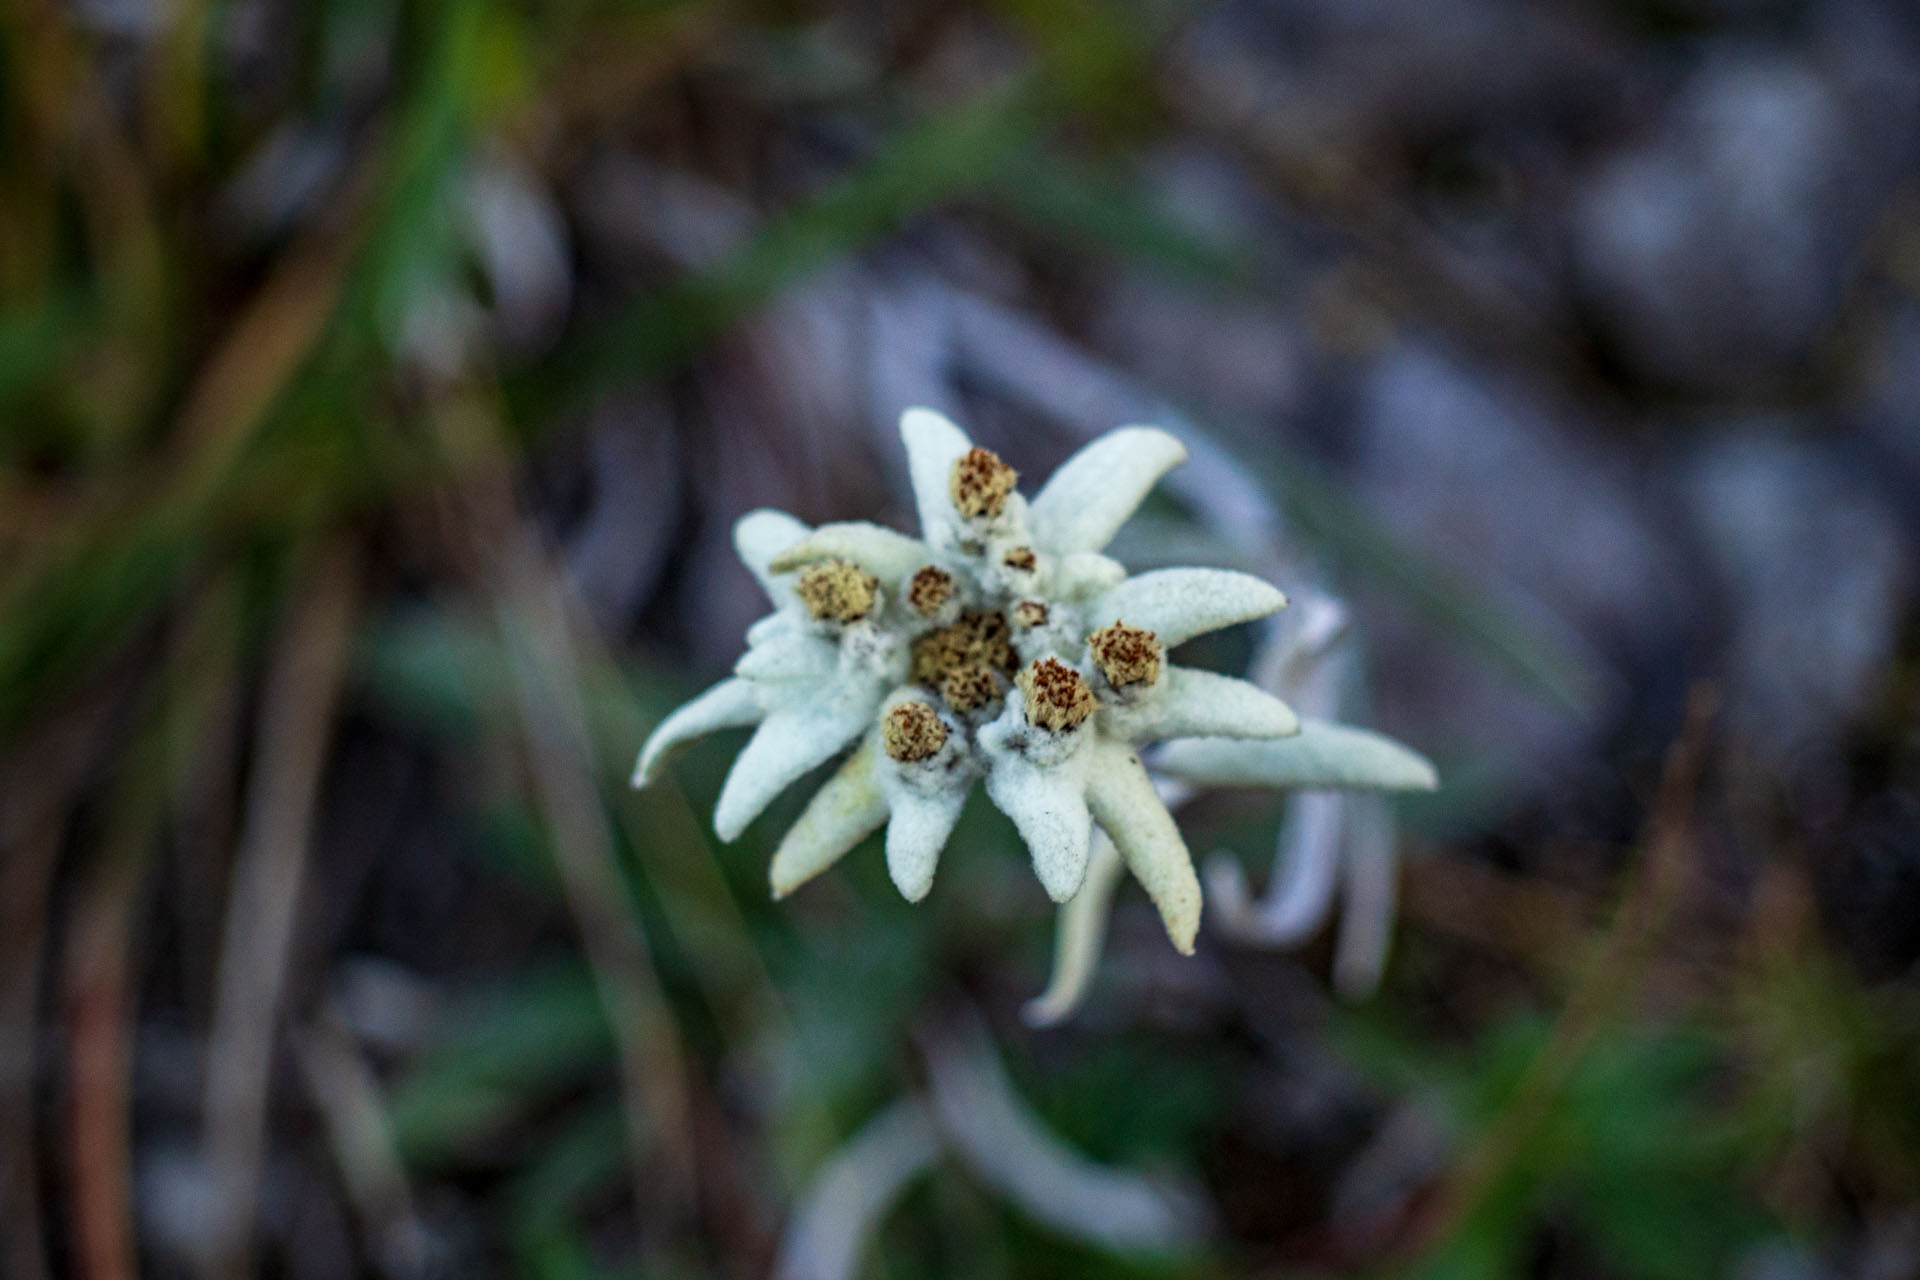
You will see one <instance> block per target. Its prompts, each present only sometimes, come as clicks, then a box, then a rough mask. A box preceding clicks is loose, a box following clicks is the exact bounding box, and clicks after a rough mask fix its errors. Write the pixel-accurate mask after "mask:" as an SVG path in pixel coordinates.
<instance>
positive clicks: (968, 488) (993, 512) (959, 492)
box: [948, 447, 1020, 520]
mask: <svg viewBox="0 0 1920 1280" xmlns="http://www.w3.org/2000/svg"><path fill="white" fill-rule="evenodd" d="M1019 480H1020V473H1019V472H1017V471H1015V470H1014V469H1013V468H1012V467H1010V466H1008V465H1007V464H1006V463H1004V462H1002V461H1000V455H999V454H997V453H995V452H993V450H991V449H981V448H978V447H975V448H972V449H969V450H967V451H966V452H965V453H963V454H961V455H960V458H959V460H958V461H956V462H955V463H954V464H953V475H952V478H951V479H950V480H949V482H948V487H949V488H950V489H951V490H952V493H953V506H954V509H955V510H956V511H958V512H959V513H960V514H961V515H963V516H965V517H966V518H967V519H969V520H978V519H980V518H981V517H982V516H997V515H999V514H1000V512H1001V511H1002V510H1004V509H1005V507H1006V505H1007V495H1008V494H1010V493H1012V492H1013V486H1014V485H1015V484H1017V483H1018V482H1019Z"/></svg>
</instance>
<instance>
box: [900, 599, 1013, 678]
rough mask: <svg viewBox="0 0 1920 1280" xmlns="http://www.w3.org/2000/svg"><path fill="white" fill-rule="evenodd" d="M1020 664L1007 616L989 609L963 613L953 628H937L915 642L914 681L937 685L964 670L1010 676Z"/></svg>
mask: <svg viewBox="0 0 1920 1280" xmlns="http://www.w3.org/2000/svg"><path fill="white" fill-rule="evenodd" d="M1018 663H1019V659H1018V658H1017V657H1016V656H1015V654H1014V652H1013V632H1012V630H1011V628H1009V627H1008V626H1007V620H1006V617H1005V616H1004V615H1002V614H998V613H995V612H993V611H991V610H988V609H974V610H971V611H969V612H967V613H963V614H961V615H960V617H959V619H958V620H957V621H955V622H954V623H953V624H952V625H951V626H945V627H936V628H935V629H934V630H932V631H929V632H927V634H925V635H924V636H921V637H920V638H919V639H918V640H915V641H914V642H913V678H914V679H915V680H918V681H919V682H920V683H922V684H930V685H935V686H938V685H939V684H940V683H941V682H942V681H943V680H945V679H946V678H947V676H948V674H949V673H951V672H954V671H958V670H960V669H962V668H964V667H982V668H985V669H986V670H988V671H1004V672H1005V673H1006V674H1007V675H1009V676H1011V675H1012V674H1013V673H1014V671H1015V669H1016V668H1017V666H1018Z"/></svg>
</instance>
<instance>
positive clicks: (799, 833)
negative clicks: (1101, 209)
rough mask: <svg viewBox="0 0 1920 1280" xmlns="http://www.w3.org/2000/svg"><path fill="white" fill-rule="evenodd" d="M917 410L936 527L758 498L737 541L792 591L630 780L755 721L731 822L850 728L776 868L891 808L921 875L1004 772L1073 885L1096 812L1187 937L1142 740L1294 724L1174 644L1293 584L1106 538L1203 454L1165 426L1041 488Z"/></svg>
mask: <svg viewBox="0 0 1920 1280" xmlns="http://www.w3.org/2000/svg"><path fill="white" fill-rule="evenodd" d="M900 434H901V437H902V439H903V440H904V442H905V444H906V450H907V463H908V470H909V473H910V476H911V478H912V483H913V492H914V502H915V505H916V506H917V507H918V509H919V515H920V525H921V536H920V537H919V538H911V537H908V536H907V535H905V534H902V533H898V532H896V531H894V530H891V529H886V528H883V527H881V526H878V525H873V524H867V523H864V522H852V523H843V524H828V525H822V526H821V527H820V528H818V529H812V530H809V529H808V528H807V527H806V526H805V525H803V524H801V523H800V522H799V521H797V520H794V519H793V518H792V517H790V516H786V515H782V514H780V513H778V512H771V511H756V512H753V513H752V514H750V515H748V516H746V517H744V518H743V519H742V520H741V521H740V523H739V525H738V526H737V527H736V528H735V530H734V542H735V545H736V546H737V548H738V549H739V552H740V556H741V559H742V560H744V561H745V562H746V564H747V567H748V568H749V569H751V570H752V571H753V572H754V574H755V576H756V577H757V578H758V579H759V580H760V582H761V584H762V586H764V587H765V588H766V590H767V593H768V595H769V596H771V597H772V599H773V602H774V605H775V611H774V613H773V614H771V615H770V616H768V617H767V618H764V619H762V620H761V621H760V622H757V623H755V624H754V625H753V627H751V628H750V629H749V630H748V632H747V643H748V648H747V652H746V654H745V655H744V656H743V657H742V658H741V659H740V661H739V662H738V663H737V664H736V665H735V667H734V674H733V676H732V678H730V679H728V680H723V681H722V682H720V683H719V684H718V685H715V686H714V687H713V688H711V689H709V690H708V691H707V692H705V693H703V694H701V695H700V696H699V697H698V698H695V699H694V700H693V701H692V702H690V703H688V704H687V705H686V706H684V707H682V708H680V709H679V710H678V711H675V712H674V713H673V714H672V715H670V716H668V717H667V719H666V720H665V721H663V722H662V723H661V724H660V726H659V728H657V729H656V730H655V731H654V734H653V736H652V738H650V739H649V740H648V742H647V745H646V747H645V749H644V750H643V751H642V752H641V755H640V763H639V766H638V768H637V769H636V770H635V774H634V783H635V785H636V786H638V785H643V784H644V783H646V782H648V781H649V780H651V779H652V778H653V777H654V776H656V774H657V773H658V771H659V769H660V767H661V765H662V763H663V762H664V761H665V759H666V757H667V755H668V753H669V752H670V750H671V749H672V748H674V747H676V746H678V745H680V744H682V743H684V742H686V741H688V740H690V739H692V738H695V737H698V736H700V735H702V734H705V733H709V732H711V731H713V730H715V729H721V728H726V727H730V726H739V725H748V724H756V725H758V728H756V729H755V730H754V734H753V737H752V739H751V740H750V741H749V742H748V743H747V746H746V749H745V750H743V751H742V752H741V753H740V756H739V758H738V759H737V760H736V761H735V762H734V766H733V769H732V771H731V772H730V773H729V774H728V776H727V781H726V784H725V786H724V787H723V788H722V789H721V793H720V800H719V804H718V806H717V808H716V809H715V811H714V828H715V830H716V831H717V832H718V833H719V834H720V837H721V838H722V839H724V840H732V839H734V838H735V837H736V836H738V835H739V834H740V833H741V832H742V831H743V830H744V829H745V828H746V826H747V824H748V823H750V822H751V821H753V819H754V818H755V817H756V816H757V815H758V814H759V813H760V812H761V811H762V810H763V809H764V808H765V807H766V806H767V804H768V803H769V802H771V801H772V799H773V798H774V797H775V796H776V795H778V794H779V793H780V792H781V791H782V790H784V789H785V788H786V787H787V786H788V785H789V784H790V783H792V782H793V781H795V780H796V779H797V778H799V777H800V776H801V775H802V774H804V773H806V772H808V771H809V770H811V769H813V768H814V767H815V766H817V765H820V764H822V763H824V762H825V761H827V760H828V759H830V758H832V757H833V756H835V755H837V754H839V753H840V752H841V751H843V750H845V749H846V748H848V747H850V746H851V747H853V751H852V753H851V754H850V755H849V756H848V757H847V759H846V761H845V763H844V764H842V766H841V767H840V769H839V770H838V771H837V772H836V773H835V774H834V775H833V776H832V777H831V778H830V779H829V780H828V781H827V782H826V783H825V785H823V786H822V787H821V789H820V791H819V792H818V793H817V794H816V795H815V796H814V798H813V800H812V802H811V803H809V804H808V806H807V808H806V809H805V811H804V812H803V813H802V814H801V815H800V819H799V821H798V822H796V823H795V824H794V826H793V828H792V830H790V831H789V832H788V833H787V835H786V837H785V838H784V839H783V840H782V841H781V843H780V846H779V848H778V850H776V852H775V853H774V858H773V865H772V868H771V876H772V881H773V891H774V894H775V895H776V896H784V895H785V894H787V893H790V892H792V891H793V890H794V889H795V888H797V887H798V886H799V885H801V884H803V883H804V882H806V881H807V880H808V879H810V878H811V877H813V876H815V875H817V874H819V873H820V872H821V871H823V870H825V869H826V868H827V867H829V866H831V865H832V864H833V862H834V861H835V860H836V859H838V858H839V857H840V856H841V855H842V854H844V853H845V852H846V851H847V850H849V849H851V848H852V847H853V846H854V845H855V844H857V843H858V842H859V841H860V840H861V839H862V838H863V837H865V836H866V835H867V834H868V833H870V832H872V831H874V830H876V829H878V828H879V827H880V826H881V825H883V824H884V825H885V826H886V828H887V835H886V855H887V867H888V870H889V871H890V872H891V874H892V876H893V880H894V883H895V884H896V885H897V886H898V887H899V889H900V891H901V893H903V894H904V895H906V897H907V898H908V899H909V900H913V901H918V900H919V899H920V898H922V897H924V896H925V895H926V893H927V891H928V889H929V888H930V887H931V885H932V883H933V875H934V870H935V868H936V866H937V865H938V862H939V857H940V851H941V849H942V847H943V846H944V845H945V844H946V841H947V837H948V835H949V834H950V833H951V832H952V830H953V825H954V823H955V821H956V820H957V819H958V818H959V815H960V810H961V807H962V806H963V805H964V803H965V801H966V797H967V793H968V792H969V790H970V789H971V788H972V786H973V784H974V782H975V781H977V780H979V781H984V782H985V784H986V790H987V795H988V796H989V797H990V798H991V799H992V800H993V802H994V804H995V805H997V806H998V807H999V808H1000V809H1001V810H1002V811H1003V812H1004V813H1006V815H1007V816H1008V817H1009V818H1011V819H1012V820H1013V823H1014V826H1015V827H1016V828H1018V830H1019V832H1020V835H1021V837H1022V839H1024V840H1025V841H1026V844H1027V848H1028V850H1029V851H1030V853H1031V855H1032V860H1033V867H1034V870H1035V872H1036V873H1037V874H1038V875H1039V878H1040V882H1041V884H1042V885H1043V886H1045V888H1046V891H1047V893H1048V895H1049V896H1050V897H1052V898H1053V900H1054V901H1056V902H1065V901H1067V900H1068V899H1070V898H1072V897H1073V896H1074V894H1075V893H1077V892H1078V891H1079V889H1080V886H1081V884H1082V882H1083V881H1084V880H1085V878H1086V874H1087V860H1088V854H1089V850H1090V849H1091V847H1092V839H1093V831H1094V828H1095V826H1096V824H1097V825H1098V827H1099V828H1100V829H1101V830H1102V831H1104V832H1105V833H1106V835H1107V836H1108V837H1109V838H1110V839H1111V840H1112V842H1113V844H1114V846H1115V847H1116V848H1117V849H1118V850H1119V853H1120V856H1121V858H1122V859H1123V860H1124V861H1125V864H1126V866H1127V867H1128V868H1129V869H1130V870H1131V871H1132V872H1133V874H1134V876H1135V877H1136V878H1137V879H1139V881H1140V882H1141V884H1142V885H1144V886H1145V887H1146V890H1147V892H1148V894H1149V896H1150V897H1152V899H1153V901H1154V903H1155V904H1156V905H1157V906H1158V907H1159V909H1160V913H1161V916H1162V918H1163V920H1164V921H1165V923H1166V926H1167V932H1168V934H1169V935H1170V936H1171V937H1172V939H1173V942H1174V945H1175V946H1176V947H1178V948H1179V949H1180V950H1181V951H1183V952H1190V951H1191V950H1192V949H1193V941H1194V935H1195V933H1196V932H1197V930H1198V928H1199V921H1200V883H1199V880H1198V878H1197V877H1196V876H1195V875H1194V871H1193V864H1192V860H1191V858H1190V857H1189V855H1188V852H1187V847H1186V844H1185V843H1184V842H1183V841H1182V840H1181V837H1180V832H1179V829H1178V828H1177V827H1176V826H1175V825H1174V822H1173V818H1172V816H1171V815H1170V814H1169V813H1168V812H1167V809H1166V806H1165V805H1164V804H1162V803H1161V801H1160V799H1159V797H1158V796H1157V795H1156V794H1155V792H1154V788H1153V784H1152V783H1151V782H1150V781H1149V780H1148V777H1147V772H1146V769H1145V768H1144V767H1143V766H1142V765H1141V763H1140V757H1139V754H1138V752H1139V749H1140V748H1141V747H1143V746H1144V745H1146V744H1148V743H1152V742H1158V741H1161V740H1163V739H1170V738H1192V737H1207V738H1239V739H1275V738H1282V737H1286V736H1288V735H1290V734H1295V733H1298V732H1299V728H1300V722H1299V720H1298V718H1297V717H1295V715H1294V714H1293V712H1292V711H1291V710H1289V709H1288V708H1287V706H1286V704H1285V703H1283V702H1281V701H1280V700H1279V699H1278V698H1276V697H1274V696H1273V695H1272V694H1269V693H1267V692H1265V691H1263V690H1261V689H1259V688H1257V687H1255V686H1254V685H1252V684H1249V683H1247V682H1245V681H1242V680H1236V679H1232V678H1230V677H1227V676H1222V675H1216V674H1214V673H1212V672H1209V671H1201V670H1196V669H1193V668H1189V667H1182V666H1177V665H1174V664H1173V663H1172V662H1170V661H1169V660H1168V658H1167V651H1168V650H1169V649H1170V648H1172V647H1173V646H1175V645H1178V644H1180V643H1181V642H1182V641H1184V640H1187V639H1189V638H1191V637H1193V636H1196V635H1199V634H1201V633H1202V632H1206V631H1212V630H1215V629H1217V628H1220V627H1226V626H1231V625H1233V624H1235V623H1238V622H1245V621H1248V620H1250V619H1254V618H1259V617H1264V616H1265V615H1267V614H1270V613H1272V612H1273V611H1274V610H1276V609H1279V608H1280V607H1281V606H1283V605H1284V604H1285V603H1286V600H1285V597H1283V596H1282V595H1281V594H1280V592H1279V591H1277V590H1275V589H1274V588H1273V587H1271V586H1269V585H1268V584H1266V583H1265V582H1262V581H1260V580H1259V579H1258V578H1254V577H1250V576H1248V575H1247V574H1242V573H1233V572H1228V571H1225V570H1218V569H1163V570H1159V571H1157V572H1153V573H1145V574H1141V575H1138V576H1134V577H1129V576H1128V575H1127V572H1126V569H1125V568H1124V567H1123V566H1122V565H1120V564H1119V563H1118V562H1116V561H1114V560H1112V559H1109V558H1108V557H1107V556H1105V555H1103V554H1101V552H1102V549H1103V548H1104V547H1105V546H1106V545H1107V542H1108V541H1109V540H1110V539H1111V538H1112V537H1113V535H1114V533H1115V532H1116V531H1117V530H1118V529H1119V528H1120V526H1121V525H1122V524H1123V523H1124V522H1125V521H1126V519H1127V518H1128V516H1130V515H1131V514H1132V513H1133V511H1134V508H1136V507H1137V506H1138V505H1139V504H1140V501H1141V499H1142V498H1144V497H1145V496H1146V494H1147V492H1148V490H1150V489H1151V488H1152V487H1153V485H1154V484H1155V483H1156V482H1157V481H1158V480H1159V479H1160V477H1161V476H1162V475H1164V474H1166V472H1167V471H1168V470H1170V469H1171V468H1173V467H1174V466H1176V465H1178V464H1179V463H1180V462H1181V461H1182V460H1183V459H1184V458H1185V457H1186V450H1185V448H1184V447H1183V446H1182V445H1181V444H1180V442H1179V441H1178V440H1176V439H1174V438H1173V437H1172V436H1170V435H1168V434H1167V433H1166V432H1164V431H1160V430H1158V429H1156V428H1153V427H1123V428H1121V429H1119V430H1117V431H1113V432H1110V433H1108V434H1107V435H1105V436H1102V437H1101V438H1100V439H1098V440H1095V441H1094V442H1092V443H1091V444H1089V445H1087V446H1086V447H1085V448H1083V449H1082V450H1080V452H1079V453H1077V454H1075V455H1074V456H1073V457H1072V458H1070V459H1068V460H1067V462H1066V463H1065V464H1064V465H1063V466H1062V467H1061V468H1060V469H1059V470H1058V471H1057V472H1055V473H1054V475H1053V477H1052V478H1051V479H1050V480H1049V481H1048V482H1047V483H1046V484H1045V485H1044V486H1043V487H1042V488H1041V490H1040V492H1039V493H1038V494H1036V495H1035V496H1034V498H1033V500H1032V501H1031V502H1028V501H1027V500H1026V498H1024V497H1023V496H1022V495H1021V494H1020V493H1019V492H1018V490H1017V487H1016V486H1017V481H1018V476H1017V475H1016V474H1015V472H1014V470H1013V468H1011V467H1009V466H1007V464H1006V463H1004V462H1002V461H1001V460H1000V459H999V458H998V457H996V456H995V455H994V454H993V453H991V452H989V451H988V450H985V449H981V448H977V447H975V446H974V445H973V444H972V442H971V441H969V440H968V439H967V437H966V435H965V433H964V432H962V431H961V430H960V428H959V427H957V426H955V425H954V424H953V423H952V422H950V421H948V420H947V419H946V418H944V417H942V416H941V415H939V414H937V413H934V412H932V411H931V410H927V409H910V410H908V411H907V412H906V414H904V415H903V416H902V418H901V422H900Z"/></svg>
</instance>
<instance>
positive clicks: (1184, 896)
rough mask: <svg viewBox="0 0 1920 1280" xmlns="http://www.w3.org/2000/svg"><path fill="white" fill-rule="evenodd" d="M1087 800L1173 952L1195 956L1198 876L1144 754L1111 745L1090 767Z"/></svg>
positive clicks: (1198, 917) (1198, 905) (1198, 897)
mask: <svg viewBox="0 0 1920 1280" xmlns="http://www.w3.org/2000/svg"><path fill="white" fill-rule="evenodd" d="M1087 804H1088V806H1089V807H1090V808H1091V809H1092V810H1093V816H1094V819H1095V821H1097V822H1099V824H1100V828H1101V830H1103V831H1105V832H1106V833H1107V834H1108V835H1109V836H1111V837H1112V838H1113V846H1114V848H1116V849H1118V850H1119V851H1120V856H1121V857H1122V858H1123V859H1125V860H1126V864H1127V869H1128V870H1130V871H1132V872H1133V877H1134V879H1136V880H1138V881H1139V882H1140V884H1141V887H1143V888H1144V889H1146V891H1147V896H1148V897H1149V898H1152V899H1153V905H1154V906H1156V907H1158V908H1160V919H1161V921H1162V922H1164V923H1165V924H1166V926H1167V936H1168V937H1169V938H1171V939H1173V945H1174V948H1175V950H1177V951H1179V952H1180V954H1182V955H1189V956H1190V955H1192V954H1193V940H1194V937H1195V935H1197V934H1198V933H1199V932H1200V879H1199V877H1198V876H1196V875H1194V873H1193V859H1192V857H1191V856H1189V855H1188V853H1187V844H1186V841H1184V840H1182V839H1181V838H1180V828H1179V827H1177V826H1175V825H1174V821H1173V815H1172V814H1170V813H1168V812H1167V806H1166V805H1165V804H1163V803H1161V800H1160V797H1159V796H1158V795H1157V794H1155V793H1154V790H1153V782H1152V780H1151V779H1149V778H1148V777H1147V771H1146V769H1145V768H1144V767H1143V766H1142V765H1141V763H1140V758H1139V757H1138V756H1136V755H1134V754H1133V753H1132V752H1130V751H1127V750H1125V749H1123V748H1119V747H1112V746H1109V747H1107V748H1106V749H1104V750H1103V751H1102V752H1101V758H1100V759H1098V760H1096V761H1094V763H1093V766H1092V767H1091V768H1090V769H1088V771H1087Z"/></svg>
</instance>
